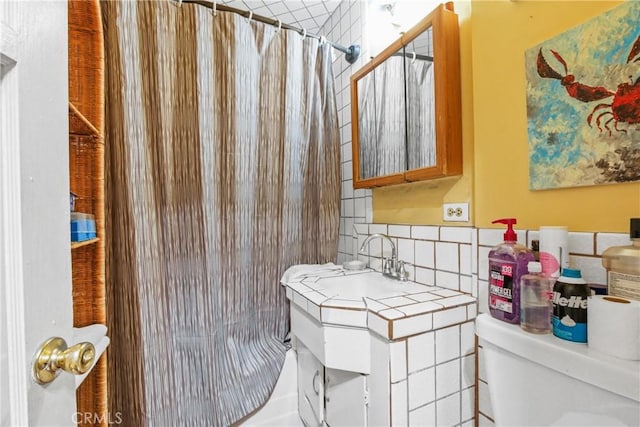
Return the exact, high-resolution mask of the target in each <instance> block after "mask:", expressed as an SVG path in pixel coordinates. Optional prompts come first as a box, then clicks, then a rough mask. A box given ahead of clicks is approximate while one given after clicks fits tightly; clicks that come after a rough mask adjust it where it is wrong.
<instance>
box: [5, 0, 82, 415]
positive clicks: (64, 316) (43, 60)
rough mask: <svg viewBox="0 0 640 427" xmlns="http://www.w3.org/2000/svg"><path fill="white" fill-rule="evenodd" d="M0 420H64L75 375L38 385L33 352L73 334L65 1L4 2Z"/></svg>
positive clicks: (73, 403) (68, 412) (70, 404)
mask: <svg viewBox="0 0 640 427" xmlns="http://www.w3.org/2000/svg"><path fill="white" fill-rule="evenodd" d="M0 63H1V71H0V76H1V77H0V425H1V426H5V425H10V426H14V425H16V426H26V425H29V426H45V425H46V426H68V425H73V424H74V421H75V420H76V419H77V418H78V415H77V414H75V411H76V401H75V386H74V378H73V376H72V375H70V374H67V373H62V374H61V375H59V376H58V378H57V379H55V380H54V381H53V382H51V383H49V384H48V385H46V386H41V385H38V384H36V383H35V381H34V380H33V379H32V374H31V369H32V366H31V362H32V358H33V355H34V353H35V351H36V348H37V347H38V346H39V345H40V344H41V343H42V342H44V341H45V340H46V339H48V338H50V337H53V336H59V337H62V338H64V339H65V340H66V341H67V343H69V345H71V344H75V343H72V342H70V341H71V339H72V322H73V313H72V299H71V256H70V243H69V222H68V221H69V173H68V171H69V165H68V163H69V160H68V153H69V147H68V134H67V132H68V113H67V98H68V87H67V85H68V83H67V82H68V79H67V3H66V2H65V1H20V0H9V1H6V0H4V1H0Z"/></svg>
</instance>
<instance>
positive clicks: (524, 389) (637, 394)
mask: <svg viewBox="0 0 640 427" xmlns="http://www.w3.org/2000/svg"><path fill="white" fill-rule="evenodd" d="M476 335H477V336H478V342H479V345H480V346H481V347H482V353H481V354H482V356H481V357H482V358H483V359H484V362H485V366H486V376H487V381H488V386H489V394H490V397H491V402H492V409H493V416H494V421H495V423H496V425H498V426H524V425H528V426H551V425H554V426H624V425H627V426H638V425H640V362H639V361H629V360H622V359H618V358H615V357H611V356H608V355H605V354H602V353H599V352H597V351H595V350H592V349H589V347H588V346H587V345H585V344H578V343H573V342H569V341H564V340H561V339H559V338H556V337H554V336H553V335H551V334H549V335H534V334H529V333H527V332H524V331H523V330H521V329H520V327H519V326H518V325H511V324H508V323H505V322H501V321H499V320H496V319H494V318H492V317H491V316H490V315H489V314H481V315H479V316H478V317H477V318H476ZM481 362H482V360H481Z"/></svg>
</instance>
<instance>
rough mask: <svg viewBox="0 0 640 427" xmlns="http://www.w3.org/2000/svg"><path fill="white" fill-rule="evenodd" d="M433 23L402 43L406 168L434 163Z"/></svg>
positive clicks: (415, 167) (432, 164) (421, 166)
mask: <svg viewBox="0 0 640 427" xmlns="http://www.w3.org/2000/svg"><path fill="white" fill-rule="evenodd" d="M433 61H434V58H433V27H429V28H427V29H426V30H425V31H423V32H422V33H421V34H420V35H418V37H416V38H415V39H413V40H412V41H411V42H409V43H408V44H407V46H405V62H404V65H405V85H406V88H405V90H406V94H407V96H406V102H407V106H406V109H407V121H406V123H407V169H408V170H409V169H418V168H424V167H429V166H434V165H435V164H436V125H435V123H436V119H435V117H436V116H435V81H434V70H435V67H434V63H433Z"/></svg>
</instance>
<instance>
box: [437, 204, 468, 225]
mask: <svg viewBox="0 0 640 427" xmlns="http://www.w3.org/2000/svg"><path fill="white" fill-rule="evenodd" d="M450 210H451V211H450ZM442 219H443V220H444V221H451V222H468V221H469V203H445V204H443V205H442Z"/></svg>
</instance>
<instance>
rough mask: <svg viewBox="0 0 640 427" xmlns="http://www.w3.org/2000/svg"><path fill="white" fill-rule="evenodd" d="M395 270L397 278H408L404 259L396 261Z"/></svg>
mask: <svg viewBox="0 0 640 427" xmlns="http://www.w3.org/2000/svg"><path fill="white" fill-rule="evenodd" d="M396 271H397V274H398V279H400V280H407V279H408V278H409V273H408V272H407V269H406V268H404V261H398V269H397V270H396Z"/></svg>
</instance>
